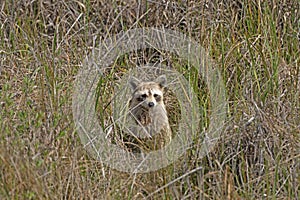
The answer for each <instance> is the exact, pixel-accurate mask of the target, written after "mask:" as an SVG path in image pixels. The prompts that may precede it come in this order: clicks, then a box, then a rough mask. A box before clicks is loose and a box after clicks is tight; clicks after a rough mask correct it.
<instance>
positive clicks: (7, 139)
mask: <svg viewBox="0 0 300 200" xmlns="http://www.w3.org/2000/svg"><path fill="white" fill-rule="evenodd" d="M0 5H1V6H0V10H1V12H0V22H1V23H0V38H1V40H0V58H1V59H0V73H1V74H0V133H1V135H0V171H1V173H0V199H69V198H70V199H71V198H76V199H77V198H78V199H140V198H144V197H145V198H148V199H299V195H300V194H299V190H300V189H299V185H300V184H299V183H300V179H299V173H300V171H299V169H300V166H299V163H300V162H299V156H300V154H299V149H300V148H299V142H300V131H299V130H300V127H299V124H300V67H299V66H300V65H299V64H300V63H299V62H300V60H299V55H300V52H299V51H300V50H299V46H300V44H299V43H300V34H299V31H300V28H299V19H300V13H299V7H300V4H299V2H298V1H292V0H291V1H284V2H282V1H278V0H272V1H271V0H270V1H261V0H256V1H242V0H237V1H233V2H229V1H228V2H227V1H222V0H214V1H211V2H208V1H198V2H196V1H191V2H189V1H166V2H164V3H163V2H155V1H147V2H146V1H132V2H127V1H112V2H111V1H106V0H103V1H91V0H90V1H58V2H51V1H48V0H46V1H26V0H21V1H1V4H0ZM140 27H165V28H169V29H173V30H176V31H179V32H182V33H184V34H186V35H189V36H190V37H192V38H193V39H194V40H196V41H198V42H199V44H201V45H202V46H203V47H204V48H205V49H206V50H207V52H209V55H210V56H211V57H212V58H213V59H214V61H215V62H216V64H217V67H218V68H219V69H220V71H221V73H222V76H223V79H224V82H225V84H226V89H227V91H226V93H227V95H228V102H229V108H228V121H227V123H226V127H225V128H224V130H223V132H222V135H221V137H220V139H219V141H218V143H217V145H216V147H215V148H214V149H213V151H211V152H210V153H209V154H207V155H206V156H205V157H204V158H198V154H197V153H196V150H197V148H198V147H197V146H194V147H193V148H191V149H190V150H189V151H187V152H186V155H185V156H184V157H182V158H181V159H180V160H179V161H177V162H176V163H175V164H173V165H171V166H169V167H167V168H165V169H162V170H160V171H157V172H152V173H150V174H126V173H121V172H117V171H115V170H112V169H110V168H109V167H108V166H103V165H102V164H101V163H100V162H98V161H97V160H96V159H94V158H92V157H89V156H88V155H87V153H86V151H85V149H84V148H83V146H82V145H81V142H80V140H79V136H78V135H77V132H76V129H75V127H74V123H73V118H72V112H71V110H72V109H71V105H72V104H71V99H72V98H71V95H72V91H73V81H74V76H75V75H76V73H77V72H78V69H79V68H80V67H81V66H82V61H83V60H84V58H85V57H86V56H87V55H88V54H89V53H91V50H92V49H93V47H95V46H97V44H98V43H99V42H101V41H102V40H103V39H105V38H106V37H111V36H113V35H114V34H116V33H118V32H120V31H125V30H128V29H131V28H140ZM152 53H153V54H155V52H152ZM126 56H127V57H126ZM126 56H125V57H124V58H121V59H119V61H118V62H117V61H116V63H118V64H120V66H116V68H114V70H115V71H112V72H113V73H111V76H110V77H111V78H113V77H114V76H117V75H118V74H117V72H118V73H120V72H122V70H123V72H126V70H127V69H128V66H134V64H141V63H143V62H145V61H151V59H153V58H154V59H155V56H152V57H151V51H150V52H148V53H145V54H139V57H137V56H136V55H135V54H131V55H126ZM158 58H159V59H160V58H161V59H165V60H164V63H165V64H166V65H172V66H180V65H181V64H182V65H184V64H185V63H184V62H183V61H180V60H176V59H177V58H176V57H174V56H172V55H168V54H160V55H158ZM156 59H157V57H156ZM159 59H158V60H159ZM180 70H182V73H183V74H185V78H187V79H188V78H189V80H191V82H190V83H191V85H192V87H193V88H195V91H196V92H197V95H198V99H199V100H200V101H199V102H200V103H201V108H202V109H201V110H202V111H201V112H203V113H202V117H203V121H202V122H201V126H202V127H203V128H205V127H207V126H209V121H207V117H208V115H209V111H208V110H209V105H210V104H209V98H208V97H209V93H208V92H207V90H206V86H205V85H203V83H202V82H201V80H198V79H197V78H196V77H195V74H194V73H193V71H188V70H184V68H181V69H179V70H178V71H180ZM123 72H122V73H123ZM107 80H108V81H111V80H115V79H110V78H108V79H107ZM103 81H104V82H103V83H101V86H105V85H106V84H108V82H105V80H103ZM100 111H101V109H100ZM201 137H202V136H201V135H199V138H201ZM178 166H179V167H178Z"/></svg>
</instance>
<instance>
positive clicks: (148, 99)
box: [133, 88, 163, 108]
mask: <svg viewBox="0 0 300 200" xmlns="http://www.w3.org/2000/svg"><path fill="white" fill-rule="evenodd" d="M162 97H163V94H162V91H160V90H157V89H156V88H150V89H145V90H142V91H136V92H135V93H134V95H133V98H134V100H135V101H136V103H138V104H140V105H141V106H143V107H145V108H152V107H155V106H156V105H157V104H158V103H160V102H161V101H162Z"/></svg>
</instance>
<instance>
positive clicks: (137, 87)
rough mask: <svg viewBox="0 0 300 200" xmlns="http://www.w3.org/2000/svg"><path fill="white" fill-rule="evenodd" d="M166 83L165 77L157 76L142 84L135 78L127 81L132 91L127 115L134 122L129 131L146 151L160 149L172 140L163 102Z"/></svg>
mask: <svg viewBox="0 0 300 200" xmlns="http://www.w3.org/2000/svg"><path fill="white" fill-rule="evenodd" d="M166 83H167V79H166V76H165V75H161V76H159V77H158V78H156V79H155V80H154V81H148V82H143V81H140V80H139V79H137V78H135V77H132V78H131V79H130V81H129V84H130V86H131V89H132V97H131V99H130V101H129V106H130V109H129V113H130V117H131V118H132V119H133V120H134V121H135V126H134V128H132V129H131V131H132V132H133V134H134V135H136V136H137V137H139V139H140V140H139V141H140V144H142V145H143V146H144V147H146V148H147V149H148V150H158V149H161V148H163V147H164V146H165V145H167V144H168V143H170V142H171V139H172V133H171V129H170V126H169V120H168V115H167V111H166V106H165V104H164V101H163V96H164V89H165V86H166Z"/></svg>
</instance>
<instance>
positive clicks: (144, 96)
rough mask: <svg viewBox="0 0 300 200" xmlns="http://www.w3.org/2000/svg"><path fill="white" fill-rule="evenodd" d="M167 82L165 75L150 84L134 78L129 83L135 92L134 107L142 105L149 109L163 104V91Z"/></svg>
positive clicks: (133, 95)
mask: <svg viewBox="0 0 300 200" xmlns="http://www.w3.org/2000/svg"><path fill="white" fill-rule="evenodd" d="M166 82H167V79H166V76H165V75H161V76H159V77H158V78H156V79H155V80H154V81H149V82H143V81H140V80H138V79H137V78H134V77H132V78H131V79H130V81H129V84H130V86H131V88H132V91H133V93H132V99H131V102H132V103H134V105H141V106H142V107H144V108H147V109H150V108H153V107H155V106H156V105H158V104H161V103H163V91H164V88H165V85H166Z"/></svg>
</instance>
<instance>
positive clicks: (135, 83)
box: [129, 76, 141, 90]
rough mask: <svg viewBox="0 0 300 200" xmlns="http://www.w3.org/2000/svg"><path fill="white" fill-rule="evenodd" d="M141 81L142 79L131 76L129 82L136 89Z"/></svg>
mask: <svg viewBox="0 0 300 200" xmlns="http://www.w3.org/2000/svg"><path fill="white" fill-rule="evenodd" d="M140 83H141V81H140V80H139V79H137V78H135V77H133V76H132V77H130V79H129V84H130V86H131V89H132V90H135V88H136V87H137V86H138V85H139V84H140Z"/></svg>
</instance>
